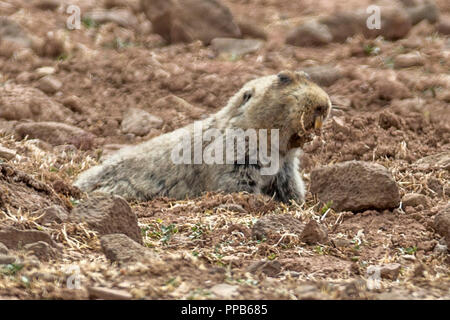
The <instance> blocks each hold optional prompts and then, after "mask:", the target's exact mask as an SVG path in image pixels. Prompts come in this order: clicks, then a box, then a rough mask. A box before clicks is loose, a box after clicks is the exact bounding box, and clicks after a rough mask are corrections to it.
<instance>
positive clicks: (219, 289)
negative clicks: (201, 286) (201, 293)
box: [209, 283, 239, 299]
mask: <svg viewBox="0 0 450 320" xmlns="http://www.w3.org/2000/svg"><path fill="white" fill-rule="evenodd" d="M238 289H239V287H238V286H232V285H230V284H226V283H220V284H216V285H214V286H213V287H211V288H210V289H209V291H211V292H212V293H213V294H215V295H216V296H217V297H219V298H220V299H232V298H233V297H236V296H237V295H239V290H238Z"/></svg>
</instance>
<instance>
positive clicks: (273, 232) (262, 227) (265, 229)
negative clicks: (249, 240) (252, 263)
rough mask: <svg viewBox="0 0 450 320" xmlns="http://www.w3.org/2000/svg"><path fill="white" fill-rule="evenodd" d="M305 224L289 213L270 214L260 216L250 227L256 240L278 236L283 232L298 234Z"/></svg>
mask: <svg viewBox="0 0 450 320" xmlns="http://www.w3.org/2000/svg"><path fill="white" fill-rule="evenodd" d="M304 228H305V224H304V223H303V222H301V221H300V220H299V219H296V218H294V217H293V216H291V215H289V214H272V215H266V216H264V217H262V218H260V219H259V220H258V221H256V223H255V224H254V225H253V227H252V236H253V238H255V239H257V240H263V239H265V238H266V239H269V238H273V237H274V238H275V239H276V238H279V236H281V235H282V234H283V233H286V232H288V233H292V234H296V235H298V236H300V235H301V234H302V232H303V230H304Z"/></svg>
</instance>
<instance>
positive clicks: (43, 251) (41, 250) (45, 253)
mask: <svg viewBox="0 0 450 320" xmlns="http://www.w3.org/2000/svg"><path fill="white" fill-rule="evenodd" d="M23 248H24V249H25V250H26V251H31V252H32V253H33V254H34V255H35V256H36V257H38V258H39V259H41V260H44V261H48V260H50V259H52V258H55V257H56V255H57V252H56V251H55V250H54V249H53V248H52V247H50V246H49V244H48V243H46V242H44V241H38V242H34V243H29V244H26V245H24V247H23Z"/></svg>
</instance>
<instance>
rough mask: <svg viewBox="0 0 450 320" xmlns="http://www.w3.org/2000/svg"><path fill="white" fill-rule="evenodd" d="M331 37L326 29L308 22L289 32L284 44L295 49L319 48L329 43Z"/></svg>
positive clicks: (318, 24)
mask: <svg viewBox="0 0 450 320" xmlns="http://www.w3.org/2000/svg"><path fill="white" fill-rule="evenodd" d="M332 40H333V36H332V35H331V33H330V30H329V29H328V27H327V26H326V25H324V24H320V23H318V22H317V21H309V22H306V23H304V24H302V25H299V26H298V27H296V28H294V29H293V30H291V31H290V32H289V34H288V35H287V37H286V43H287V44H290V45H293V46H297V47H308V46H321V45H325V44H328V43H330V42H331V41H332Z"/></svg>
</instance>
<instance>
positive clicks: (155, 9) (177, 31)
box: [141, 0, 241, 44]
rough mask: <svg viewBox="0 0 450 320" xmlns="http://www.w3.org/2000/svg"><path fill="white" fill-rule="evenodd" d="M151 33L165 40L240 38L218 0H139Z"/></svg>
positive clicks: (235, 26) (205, 40)
mask: <svg viewBox="0 0 450 320" xmlns="http://www.w3.org/2000/svg"><path fill="white" fill-rule="evenodd" d="M141 7H142V9H143V10H144V12H145V14H146V16H147V18H148V19H149V20H150V21H151V22H152V25H153V30H154V32H156V33H158V34H160V35H161V36H162V37H163V38H164V39H165V40H166V41H168V42H170V43H174V42H193V41H195V40H201V41H202V42H203V43H205V44H209V43H210V42H211V40H212V39H214V38H220V37H229V38H239V37H240V36H241V32H240V30H239V27H238V26H237V25H236V23H235V21H234V18H233V16H232V14H231V12H230V10H229V9H228V8H227V7H226V6H225V5H224V4H222V2H221V1H219V0H169V1H168V0H141Z"/></svg>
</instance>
